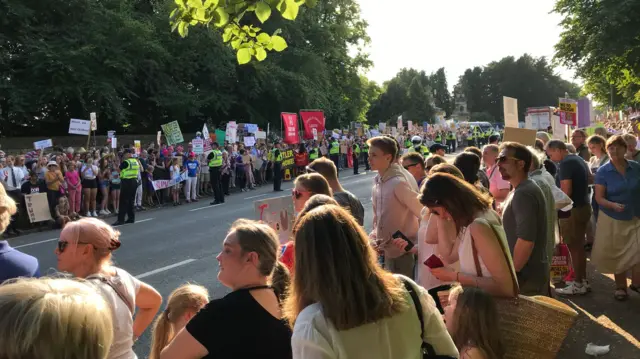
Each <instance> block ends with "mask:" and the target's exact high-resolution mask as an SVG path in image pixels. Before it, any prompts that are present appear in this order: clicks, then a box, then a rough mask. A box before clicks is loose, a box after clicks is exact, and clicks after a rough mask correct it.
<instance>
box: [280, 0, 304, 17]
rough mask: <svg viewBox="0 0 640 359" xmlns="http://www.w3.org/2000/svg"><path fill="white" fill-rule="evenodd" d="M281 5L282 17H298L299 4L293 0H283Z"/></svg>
mask: <svg viewBox="0 0 640 359" xmlns="http://www.w3.org/2000/svg"><path fill="white" fill-rule="evenodd" d="M284 4H286V6H283V8H284V10H283V11H282V17H283V18H285V19H287V20H295V19H296V17H298V10H300V5H298V4H297V3H296V2H295V1H294V0H284Z"/></svg>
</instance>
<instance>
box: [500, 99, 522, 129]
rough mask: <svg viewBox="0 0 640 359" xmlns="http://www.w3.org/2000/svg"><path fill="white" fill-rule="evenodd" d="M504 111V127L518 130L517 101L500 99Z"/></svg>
mask: <svg viewBox="0 0 640 359" xmlns="http://www.w3.org/2000/svg"><path fill="white" fill-rule="evenodd" d="M502 100H503V102H504V103H503V105H504V107H503V111H504V126H505V127H514V128H518V127H519V124H518V99H515V98H511V97H506V96H503V97H502Z"/></svg>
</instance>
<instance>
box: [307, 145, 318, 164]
mask: <svg viewBox="0 0 640 359" xmlns="http://www.w3.org/2000/svg"><path fill="white" fill-rule="evenodd" d="M317 158H318V149H317V148H312V149H311V151H309V159H310V160H311V161H313V160H315V159H317Z"/></svg>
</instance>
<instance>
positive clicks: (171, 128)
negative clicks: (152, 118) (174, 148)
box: [162, 121, 184, 145]
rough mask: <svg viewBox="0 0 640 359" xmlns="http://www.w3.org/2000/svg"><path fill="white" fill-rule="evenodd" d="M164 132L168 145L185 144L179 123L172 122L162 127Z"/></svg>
mask: <svg viewBox="0 0 640 359" xmlns="http://www.w3.org/2000/svg"><path fill="white" fill-rule="evenodd" d="M162 132H164V137H166V139H167V144H168V145H175V144H177V143H182V142H184V137H182V131H180V125H179V124H178V121H171V122H169V123H165V124H164V125H162Z"/></svg>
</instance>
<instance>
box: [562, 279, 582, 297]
mask: <svg viewBox="0 0 640 359" xmlns="http://www.w3.org/2000/svg"><path fill="white" fill-rule="evenodd" d="M556 293H557V294H560V295H576V294H578V295H584V294H587V286H586V285H582V284H580V285H578V284H576V283H575V282H573V283H571V284H569V285H568V286H566V287H564V288H556Z"/></svg>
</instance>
